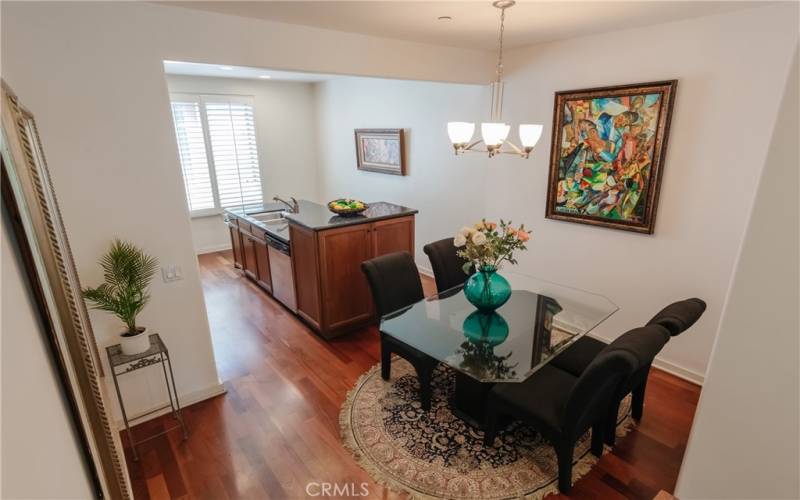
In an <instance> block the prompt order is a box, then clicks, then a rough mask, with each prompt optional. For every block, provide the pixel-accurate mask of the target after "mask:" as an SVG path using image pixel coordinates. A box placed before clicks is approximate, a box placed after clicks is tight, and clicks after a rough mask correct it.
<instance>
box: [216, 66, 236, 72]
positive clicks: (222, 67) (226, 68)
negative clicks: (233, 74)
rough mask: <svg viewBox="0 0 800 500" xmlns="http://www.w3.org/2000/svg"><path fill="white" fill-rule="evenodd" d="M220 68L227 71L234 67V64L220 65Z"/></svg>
mask: <svg viewBox="0 0 800 500" xmlns="http://www.w3.org/2000/svg"><path fill="white" fill-rule="evenodd" d="M219 69H224V70H225V71H230V70H232V69H233V66H220V67H219Z"/></svg>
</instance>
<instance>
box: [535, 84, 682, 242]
mask: <svg viewBox="0 0 800 500" xmlns="http://www.w3.org/2000/svg"><path fill="white" fill-rule="evenodd" d="M676 85H677V82H676V81H674V80H673V81H668V82H657V83H648V84H637V85H626V86H621V87H605V88H598V89H587V90H579V91H568V92H557V93H556V97H555V112H554V118H553V142H552V148H551V153H550V155H551V156H550V180H549V185H548V196H547V217H548V218H551V219H560V220H569V221H574V222H581V223H586V224H595V225H601V226H606V227H611V228H615V229H625V230H631V231H638V232H644V233H652V232H653V228H654V225H655V214H656V205H657V203H658V194H659V187H660V186H659V184H660V178H661V171H662V169H663V162H664V153H665V150H666V143H667V134H668V131H669V123H670V114H671V112H672V104H673V101H674V97H675V87H676Z"/></svg>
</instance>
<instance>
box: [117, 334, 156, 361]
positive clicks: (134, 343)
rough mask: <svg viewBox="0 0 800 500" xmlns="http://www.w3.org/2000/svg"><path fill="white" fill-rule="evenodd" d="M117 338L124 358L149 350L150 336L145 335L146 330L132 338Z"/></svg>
mask: <svg viewBox="0 0 800 500" xmlns="http://www.w3.org/2000/svg"><path fill="white" fill-rule="evenodd" d="M119 338H120V347H121V348H122V354H124V355H126V356H132V355H134V354H140V353H143V352H144V351H146V350H148V349H150V336H149V335H147V328H142V329H141V331H140V332H139V334H138V335H134V336H133V337H125V336H122V335H120V336H119Z"/></svg>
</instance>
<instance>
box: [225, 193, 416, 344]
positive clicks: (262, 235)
mask: <svg viewBox="0 0 800 500" xmlns="http://www.w3.org/2000/svg"><path fill="white" fill-rule="evenodd" d="M282 208H286V207H285V206H284V205H282V204H274V203H271V204H264V205H259V206H253V207H245V208H237V209H230V210H226V214H225V215H226V217H225V220H226V223H227V225H228V228H229V230H230V234H231V245H232V247H233V253H234V262H235V265H236V267H237V268H240V269H242V270H243V271H244V274H245V275H246V276H247V277H248V278H250V279H252V280H253V281H255V282H256V283H257V284H258V285H259V286H261V287H262V288H263V289H264V290H265V291H267V292H268V293H271V294H272V295H273V296H274V297H275V298H276V299H277V300H279V301H280V302H281V303H283V304H284V305H285V306H286V307H287V308H289V309H290V310H292V311H293V312H295V313H296V314H297V315H298V316H299V317H300V318H302V319H303V320H304V321H305V322H306V323H308V324H309V326H311V327H312V328H313V329H314V330H315V331H317V332H318V333H319V334H320V335H322V336H323V337H325V338H333V337H336V336H339V335H342V334H344V333H347V332H349V331H351V330H353V329H355V328H359V327H361V326H364V325H366V324H368V323H370V322H372V321H374V319H375V307H374V305H373V303H372V296H371V294H370V291H369V286H368V284H367V281H366V279H365V277H364V275H363V273H362V272H361V263H362V262H363V261H365V260H368V259H371V258H373V257H376V256H379V255H384V254H387V253H391V252H396V251H401V250H404V251H407V252H411V253H412V254H413V252H414V216H415V214H416V213H417V210H414V209H412V208H408V207H404V206H400V205H395V204H393V203H386V202H373V203H368V208H367V210H366V211H364V212H363V213H362V214H359V215H354V216H340V215H335V214H333V213H331V212H330V211H329V210H328V208H327V207H326V206H324V205H320V204H317V203H313V202H310V201H304V200H301V201H300V202H299V203H298V210H297V212H296V213H291V212H283V211H282ZM276 247H281V248H276ZM287 264H288V266H287ZM289 282H291V283H290V285H291V287H289V286H288V285H289Z"/></svg>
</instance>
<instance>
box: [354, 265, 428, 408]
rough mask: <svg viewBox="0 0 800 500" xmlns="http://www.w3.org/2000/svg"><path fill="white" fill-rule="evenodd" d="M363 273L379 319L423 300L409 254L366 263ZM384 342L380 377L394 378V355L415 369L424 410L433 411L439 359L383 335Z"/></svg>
mask: <svg viewBox="0 0 800 500" xmlns="http://www.w3.org/2000/svg"><path fill="white" fill-rule="evenodd" d="M361 269H362V271H364V274H365V275H366V276H367V282H369V287H370V290H371V291H372V298H373V300H374V302H375V308H376V309H377V312H378V315H379V316H381V317H383V316H385V315H387V314H389V313H393V312H397V311H399V310H400V309H403V308H405V307H408V306H410V305H412V304H414V303H416V302H419V301H420V300H422V299H423V298H424V296H423V293H422V282H421V281H420V278H419V271H418V270H417V266H416V264H415V263H414V258H413V257H412V256H411V254H410V253H408V252H395V253H390V254H386V255H381V256H380V257H375V258H374V259H370V260H367V261H364V262H363V263H362V264H361ZM380 338H381V377H382V378H383V379H384V380H389V378H390V376H391V362H392V354H393V353H394V354H397V355H399V356H400V357H402V358H404V359H405V360H407V361H408V362H409V363H411V364H412V365H413V366H414V369H415V370H416V371H417V378H418V379H419V395H420V402H421V404H422V409H423V410H426V411H427V410H429V409H430V408H431V376H432V374H433V370H434V368H436V365H437V364H438V361H436V359H434V358H432V357H430V356H428V355H427V354H425V353H424V352H422V351H420V350H418V349H415V348H413V347H411V346H410V345H408V344H406V343H404V342H401V341H400V340H397V339H396V338H394V337H391V336H389V335H387V334H385V333H383V332H380Z"/></svg>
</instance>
